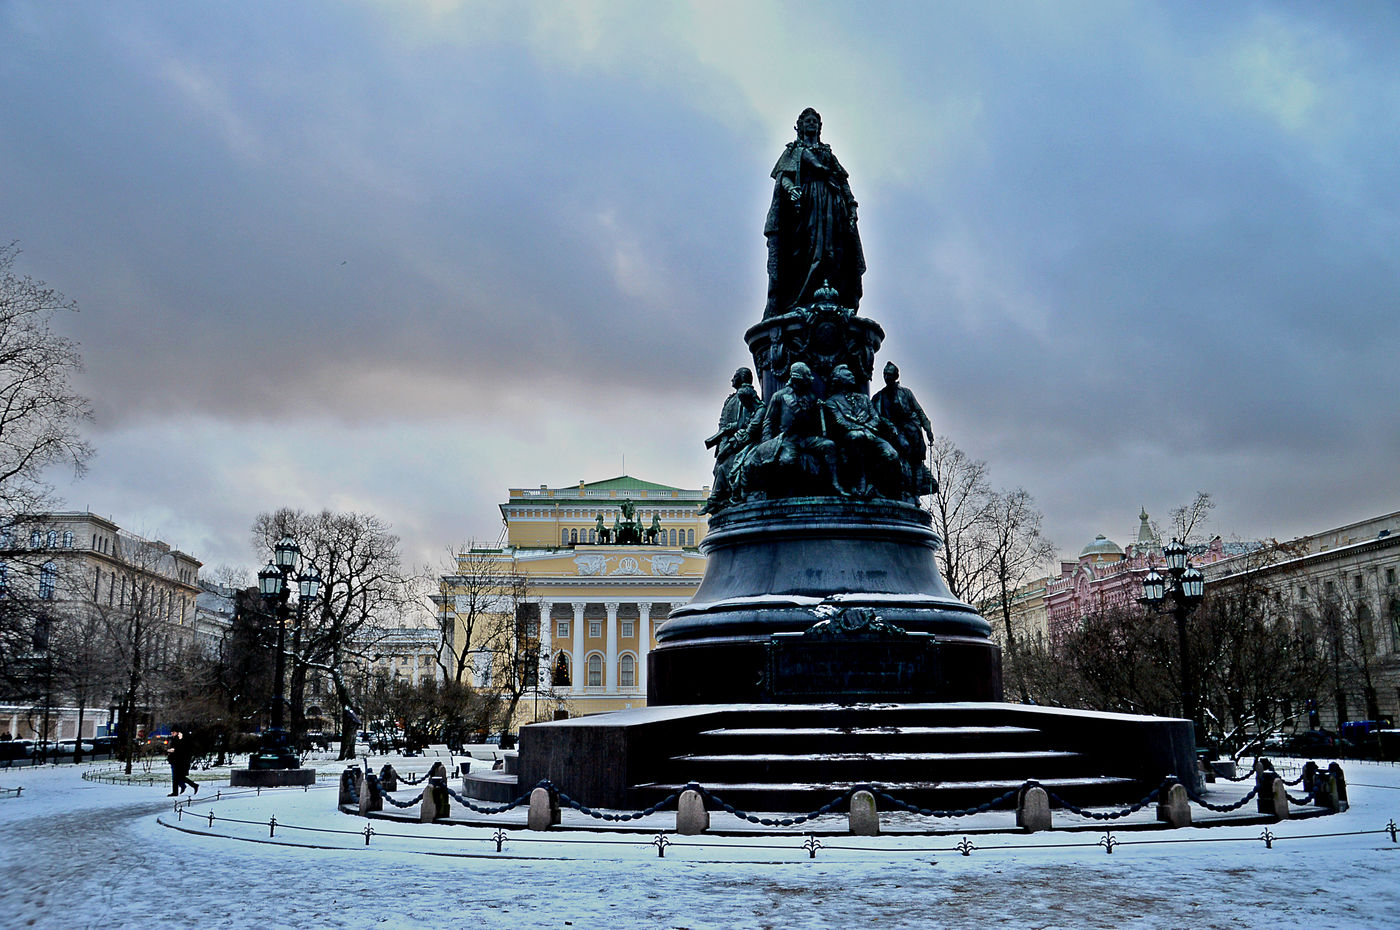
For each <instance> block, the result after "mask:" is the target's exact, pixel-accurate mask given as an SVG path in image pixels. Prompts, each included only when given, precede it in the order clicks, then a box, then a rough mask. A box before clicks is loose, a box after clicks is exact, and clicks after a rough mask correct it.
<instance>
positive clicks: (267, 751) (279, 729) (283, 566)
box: [248, 536, 321, 769]
mask: <svg viewBox="0 0 1400 930" xmlns="http://www.w3.org/2000/svg"><path fill="white" fill-rule="evenodd" d="M300 557H301V549H300V548H299V547H298V546H297V543H296V540H295V539H293V538H292V537H291V536H283V537H282V538H281V539H279V540H278V541H277V545H276V546H274V547H273V549H272V561H271V562H268V563H267V566H266V567H265V568H264V569H263V570H262V571H260V572H258V590H259V592H260V593H261V594H262V598H263V603H265V604H266V605H267V606H268V607H269V608H270V609H271V610H272V615H273V619H274V620H275V621H276V623H277V653H276V657H275V659H274V663H273V679H274V684H275V686H276V693H275V694H274V695H273V698H272V720H271V723H270V725H269V726H268V728H267V729H266V730H264V731H263V738H262V744H261V745H260V746H259V747H258V751H257V752H255V753H254V754H253V756H252V758H251V759H249V760H248V768H250V769H296V768H300V767H301V763H300V761H299V760H298V759H297V754H296V752H295V750H294V747H293V746H292V745H291V741H290V740H289V739H288V738H287V727H286V707H287V704H288V701H287V697H286V669H287V656H286V644H287V621H288V620H289V619H290V614H291V611H290V609H289V608H288V602H289V600H290V598H291V581H292V573H293V572H294V571H295V570H296V567H297V562H298V560H299V559H300ZM296 581H297V583H298V586H299V591H298V595H299V596H298V598H297V630H296V638H297V639H298V640H299V639H300V636H301V621H302V618H303V617H305V615H306V606H307V604H309V603H310V602H311V601H312V600H314V599H315V597H316V594H317V593H318V589H319V588H320V583H321V579H320V576H319V575H317V574H316V571H315V569H314V568H309V569H308V571H307V572H305V573H303V574H302V575H300V576H298V577H297V579H296Z"/></svg>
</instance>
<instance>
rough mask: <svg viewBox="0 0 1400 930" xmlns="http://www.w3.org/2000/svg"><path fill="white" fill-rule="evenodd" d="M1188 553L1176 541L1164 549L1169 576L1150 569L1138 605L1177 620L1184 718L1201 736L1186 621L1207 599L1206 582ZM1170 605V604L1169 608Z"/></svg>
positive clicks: (1199, 712) (1144, 580)
mask: <svg viewBox="0 0 1400 930" xmlns="http://www.w3.org/2000/svg"><path fill="white" fill-rule="evenodd" d="M1189 552H1190V550H1188V549H1187V548H1186V544H1185V543H1183V542H1182V541H1181V540H1179V539H1175V538H1173V539H1172V541H1171V542H1169V543H1167V544H1166V545H1165V546H1163V547H1162V557H1163V558H1164V559H1165V560H1166V569H1167V575H1166V577H1163V576H1162V574H1161V573H1160V572H1158V571H1157V570H1156V569H1150V570H1149V571H1148V572H1147V574H1146V575H1144V576H1143V578H1142V598H1141V599H1140V600H1139V603H1141V604H1143V605H1145V606H1147V607H1150V608H1152V609H1153V610H1159V611H1160V610H1168V609H1169V610H1170V611H1171V613H1172V616H1173V617H1174V618H1175V620H1176V640H1177V648H1178V650H1179V652H1180V660H1181V714H1182V716H1183V717H1186V718H1187V719H1189V720H1190V721H1191V722H1192V723H1193V724H1194V725H1195V728H1196V733H1197V735H1198V736H1199V734H1200V733H1201V730H1202V720H1201V708H1200V706H1199V702H1198V699H1197V694H1196V687H1195V685H1196V683H1195V677H1194V674H1193V672H1192V670H1191V653H1190V650H1189V644H1188V642H1187V635H1186V621H1187V620H1188V619H1189V618H1190V616H1191V614H1192V612H1193V611H1195V609H1196V608H1197V607H1199V606H1200V604H1201V601H1202V600H1204V599H1205V595H1206V579H1205V576H1204V575H1202V574H1201V572H1200V569H1198V568H1196V567H1194V566H1193V565H1192V564H1191V559H1190V557H1189ZM1168 601H1170V602H1171V604H1170V606H1168V604H1167V602H1168Z"/></svg>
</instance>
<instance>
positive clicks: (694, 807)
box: [676, 788, 710, 836]
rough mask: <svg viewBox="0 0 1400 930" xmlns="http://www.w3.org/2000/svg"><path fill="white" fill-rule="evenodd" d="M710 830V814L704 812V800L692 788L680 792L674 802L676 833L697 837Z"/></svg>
mask: <svg viewBox="0 0 1400 930" xmlns="http://www.w3.org/2000/svg"><path fill="white" fill-rule="evenodd" d="M708 829H710V812H709V811H707V810H705V798H704V796H703V795H701V794H700V792H698V791H696V790H694V789H693V788H691V789H687V790H685V791H682V792H681V796H680V799H679V800H678V801H677V802H676V832H677V833H679V834H680V835H682V836H697V835H699V834H701V833H704V832H705V831H706V830H708Z"/></svg>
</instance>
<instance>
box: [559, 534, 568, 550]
mask: <svg viewBox="0 0 1400 930" xmlns="http://www.w3.org/2000/svg"><path fill="white" fill-rule="evenodd" d="M568 544H569V531H568V530H560V531H559V545H561V546H567V545H568Z"/></svg>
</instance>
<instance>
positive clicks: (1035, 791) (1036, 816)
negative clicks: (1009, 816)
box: [1016, 785, 1051, 833]
mask: <svg viewBox="0 0 1400 930" xmlns="http://www.w3.org/2000/svg"><path fill="white" fill-rule="evenodd" d="M1016 826H1018V827H1020V828H1021V829H1022V830H1025V831H1026V832H1027V833H1037V832H1039V831H1041V830H1049V829H1050V827H1051V822H1050V795H1049V794H1048V793H1047V792H1046V790H1045V789H1044V788H1042V787H1040V786H1039V785H1032V786H1031V787H1029V788H1027V789H1026V790H1024V791H1022V792H1021V797H1020V798H1019V799H1018V802H1017V804H1016Z"/></svg>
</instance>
